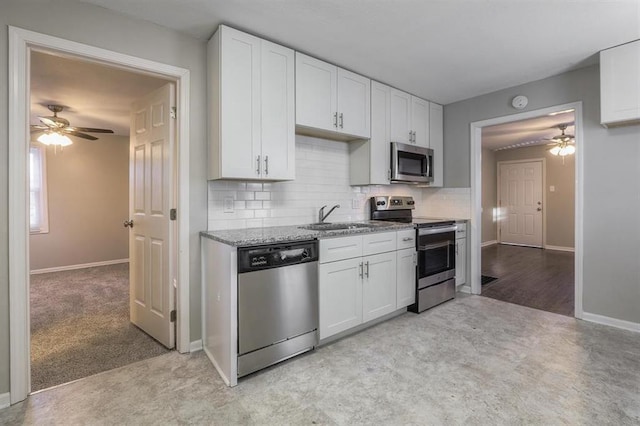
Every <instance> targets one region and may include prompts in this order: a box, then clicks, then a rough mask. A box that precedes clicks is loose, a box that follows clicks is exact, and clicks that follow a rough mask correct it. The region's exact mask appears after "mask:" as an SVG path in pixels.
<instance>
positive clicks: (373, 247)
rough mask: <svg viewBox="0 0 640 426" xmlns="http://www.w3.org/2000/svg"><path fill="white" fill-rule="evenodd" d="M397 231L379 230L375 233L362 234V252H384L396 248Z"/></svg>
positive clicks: (365, 254) (366, 254) (365, 253)
mask: <svg viewBox="0 0 640 426" xmlns="http://www.w3.org/2000/svg"><path fill="white" fill-rule="evenodd" d="M396 234H397V232H395V231H393V232H380V233H377V234H366V235H363V236H362V254H363V256H368V255H370V254H376V253H384V252H386V251H394V250H395V249H396V238H397V237H396Z"/></svg>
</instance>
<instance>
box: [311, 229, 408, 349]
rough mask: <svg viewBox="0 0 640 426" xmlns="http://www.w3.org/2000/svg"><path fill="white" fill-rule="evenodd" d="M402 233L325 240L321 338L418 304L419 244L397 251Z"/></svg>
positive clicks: (322, 246) (320, 284)
mask: <svg viewBox="0 0 640 426" xmlns="http://www.w3.org/2000/svg"><path fill="white" fill-rule="evenodd" d="M402 232H405V231H400V232H398V233H396V232H382V233H374V234H365V235H363V236H349V237H343V238H332V239H326V240H320V260H319V262H320V265H319V266H318V275H319V282H318V287H319V304H320V305H319V311H320V339H321V340H322V339H326V338H327V337H330V336H333V335H335V334H338V333H340V332H343V331H346V330H349V329H350V328H353V327H356V326H358V325H360V324H363V323H366V322H368V321H372V320H374V319H376V318H380V317H382V316H384V315H387V314H390V313H392V312H394V311H395V310H396V309H400V308H403V307H405V306H408V305H410V304H411V303H413V299H412V297H413V293H415V255H414V254H415V248H405V249H402V250H396V248H397V245H396V241H397V240H398V235H399V234H400V233H402ZM410 232H415V231H413V230H411V231H410ZM403 235H404V234H403ZM340 254H342V257H341V256H340ZM407 256H408V257H407ZM400 262H402V264H400ZM399 279H400V280H401V286H402V289H401V290H399V288H398V284H399ZM409 286H411V288H412V292H411V294H412V296H411V297H409V296H408V295H407V293H409ZM398 295H401V296H402V297H403V300H402V302H399V301H398Z"/></svg>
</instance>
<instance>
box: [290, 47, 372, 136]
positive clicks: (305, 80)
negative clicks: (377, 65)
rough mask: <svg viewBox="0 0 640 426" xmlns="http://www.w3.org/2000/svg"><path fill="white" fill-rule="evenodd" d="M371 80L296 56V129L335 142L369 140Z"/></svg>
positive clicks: (319, 61)
mask: <svg viewBox="0 0 640 426" xmlns="http://www.w3.org/2000/svg"><path fill="white" fill-rule="evenodd" d="M370 96H371V80H369V79H368V78H366V77H363V76H361V75H358V74H355V73H353V72H351V71H347V70H345V69H342V68H339V67H337V66H335V65H332V64H329V63H327V62H324V61H321V60H319V59H316V58H312V57H311V56H307V55H304V54H302V53H299V52H296V128H297V129H298V132H299V133H304V134H311V135H318V136H327V137H331V138H336V139H343V140H350V139H368V138H369V137H370V136H371V99H370Z"/></svg>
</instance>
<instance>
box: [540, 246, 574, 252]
mask: <svg viewBox="0 0 640 426" xmlns="http://www.w3.org/2000/svg"><path fill="white" fill-rule="evenodd" d="M544 248H545V250H557V251H570V252H572V253H573V252H575V251H576V249H575V248H573V247H562V246H550V245H548V244H547V245H546V246H544Z"/></svg>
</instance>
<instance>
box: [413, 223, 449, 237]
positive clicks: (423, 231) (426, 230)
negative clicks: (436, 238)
mask: <svg viewBox="0 0 640 426" xmlns="http://www.w3.org/2000/svg"><path fill="white" fill-rule="evenodd" d="M455 230H456V226H455V225H452V226H437V227H433V228H418V235H431V234H441V233H443V232H455Z"/></svg>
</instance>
